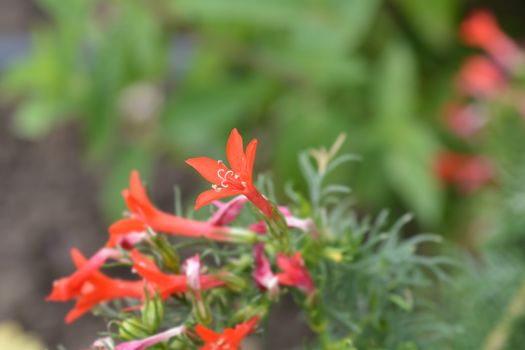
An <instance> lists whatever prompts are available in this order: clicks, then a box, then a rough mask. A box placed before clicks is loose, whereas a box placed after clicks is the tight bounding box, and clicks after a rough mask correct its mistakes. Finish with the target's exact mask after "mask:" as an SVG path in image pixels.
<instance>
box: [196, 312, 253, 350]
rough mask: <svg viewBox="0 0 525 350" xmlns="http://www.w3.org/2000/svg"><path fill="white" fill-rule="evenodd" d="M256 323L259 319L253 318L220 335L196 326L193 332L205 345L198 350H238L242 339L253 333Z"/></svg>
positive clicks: (227, 329)
mask: <svg viewBox="0 0 525 350" xmlns="http://www.w3.org/2000/svg"><path fill="white" fill-rule="evenodd" d="M257 322H259V317H257V316H254V317H252V318H251V319H249V320H248V321H246V322H244V323H241V324H238V325H237V326H235V328H226V329H225V330H224V331H223V332H222V333H216V332H214V331H212V330H211V329H209V328H206V327H204V326H203V325H201V324H198V325H197V326H196V327H195V331H196V332H197V334H198V335H199V337H200V338H201V339H202V340H203V341H204V343H205V344H204V345H203V346H201V347H200V348H199V350H238V349H239V346H240V345H241V342H242V341H243V339H244V338H245V337H246V336H247V335H248V334H250V333H251V332H252V331H253V329H254V328H255V326H256V325H257Z"/></svg>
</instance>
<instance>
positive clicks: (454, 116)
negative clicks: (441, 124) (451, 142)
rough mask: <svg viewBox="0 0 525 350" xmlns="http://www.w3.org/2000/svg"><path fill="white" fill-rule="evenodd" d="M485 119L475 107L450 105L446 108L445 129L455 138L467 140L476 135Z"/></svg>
mask: <svg viewBox="0 0 525 350" xmlns="http://www.w3.org/2000/svg"><path fill="white" fill-rule="evenodd" d="M485 122H486V117H485V115H484V114H483V113H482V111H478V110H477V109H476V106H472V105H471V106H461V105H457V104H450V105H448V106H447V107H446V124H447V127H448V128H449V129H450V130H451V131H452V132H454V134H456V135H457V136H460V137H464V138H468V137H471V136H473V135H474V134H476V133H477V132H478V131H479V130H480V129H481V128H482V127H483V125H484V124H485Z"/></svg>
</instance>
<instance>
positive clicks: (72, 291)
mask: <svg viewBox="0 0 525 350" xmlns="http://www.w3.org/2000/svg"><path fill="white" fill-rule="evenodd" d="M100 255H103V254H102V253H101V254H100ZM71 257H72V259H73V262H74V263H75V266H76V267H77V269H78V271H80V272H79V273H78V274H77V275H75V274H73V275H72V276H71V279H70V280H69V283H68V282H67V281H66V280H60V281H59V283H58V285H60V287H59V286H56V287H55V286H54V287H53V292H52V293H51V295H50V296H49V297H48V299H47V300H50V301H64V300H69V299H70V298H77V302H76V304H75V306H74V308H73V309H72V310H71V311H70V312H69V313H68V314H67V316H66V323H71V322H73V321H75V320H76V319H77V318H79V317H80V316H82V315H83V314H85V313H86V312H88V311H89V310H91V309H92V308H93V307H94V306H96V305H97V304H99V303H102V302H105V301H109V300H113V299H119V298H135V299H142V298H143V294H144V287H145V284H144V282H143V281H124V280H119V279H111V278H109V277H107V276H106V275H104V274H102V273H101V272H99V271H98V267H99V266H100V265H102V263H103V262H102V263H100V258H98V257H97V258H96V259H92V260H89V261H88V260H86V258H84V256H83V255H82V254H81V253H80V252H79V251H78V250H76V249H72V250H71ZM94 261H95V262H94ZM99 264H100V265H99ZM96 265H99V266H98V267H95V268H94V266H96ZM79 276H81V278H80V277H79ZM61 281H62V282H61ZM72 281H73V282H72ZM64 286H67V288H62V287H64Z"/></svg>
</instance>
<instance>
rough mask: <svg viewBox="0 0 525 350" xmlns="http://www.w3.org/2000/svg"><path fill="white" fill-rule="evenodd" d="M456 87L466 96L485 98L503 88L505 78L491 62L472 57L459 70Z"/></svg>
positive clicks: (483, 58) (486, 59)
mask: <svg viewBox="0 0 525 350" xmlns="http://www.w3.org/2000/svg"><path fill="white" fill-rule="evenodd" d="M458 85H459V88H460V90H461V91H462V92H464V93H466V94H468V95H471V96H475V97H481V98H487V97H492V96H494V95H496V94H498V93H499V92H501V90H502V89H504V88H505V77H504V75H503V74H502V72H501V71H500V70H499V69H498V67H497V66H496V65H495V64H494V63H492V61H491V60H489V59H488V58H485V57H483V56H474V57H470V58H469V59H467V60H466V61H465V64H464V65H463V67H462V68H461V71H460V72H459V77H458Z"/></svg>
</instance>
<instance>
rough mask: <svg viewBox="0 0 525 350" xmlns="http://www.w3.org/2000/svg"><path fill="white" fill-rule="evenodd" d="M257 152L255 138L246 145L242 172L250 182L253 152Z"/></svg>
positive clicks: (253, 159)
mask: <svg viewBox="0 0 525 350" xmlns="http://www.w3.org/2000/svg"><path fill="white" fill-rule="evenodd" d="M256 152H257V139H253V140H251V141H250V143H249V144H248V147H246V163H245V167H244V169H243V170H244V174H246V175H245V176H246V178H247V180H248V181H249V182H252V174H253V164H254V163H255V153H256Z"/></svg>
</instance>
